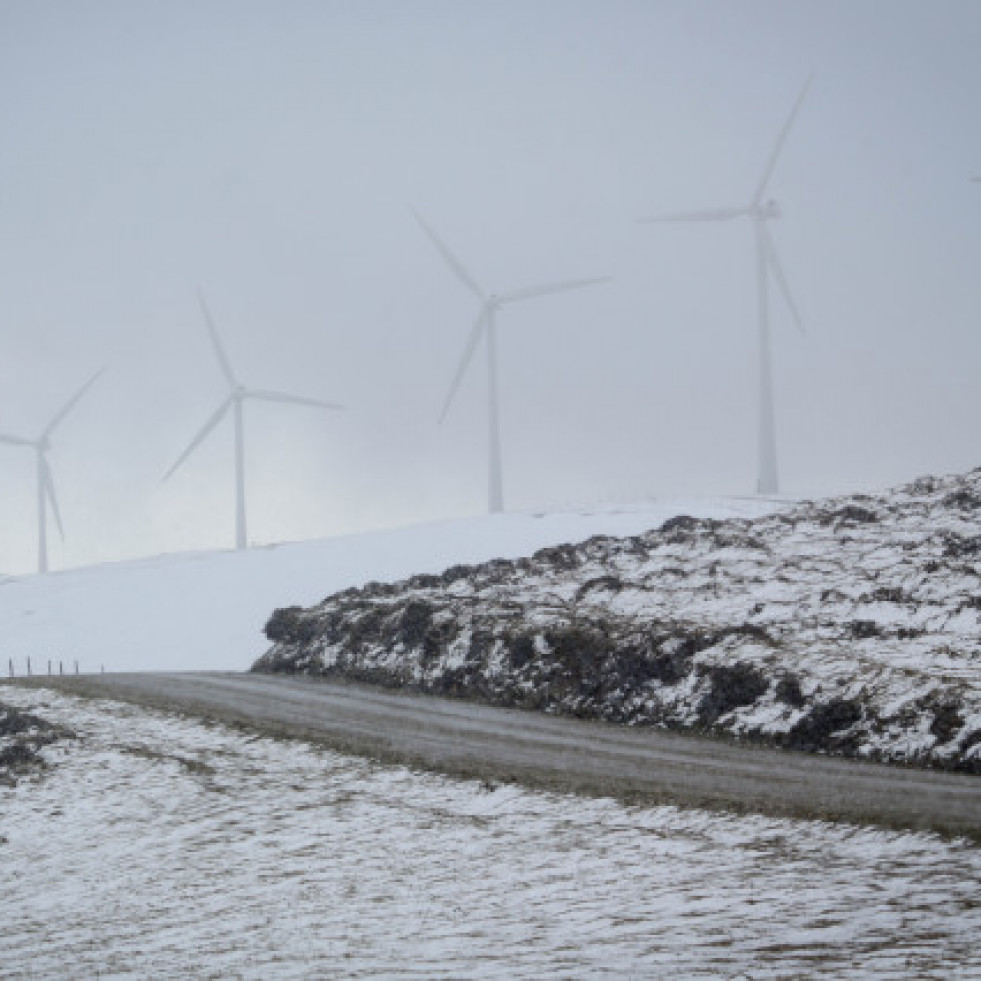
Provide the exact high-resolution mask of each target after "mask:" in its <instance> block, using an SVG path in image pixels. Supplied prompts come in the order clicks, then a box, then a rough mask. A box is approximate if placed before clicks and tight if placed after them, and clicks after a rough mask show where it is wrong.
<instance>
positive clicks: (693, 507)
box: [0, 498, 779, 674]
mask: <svg viewBox="0 0 981 981" xmlns="http://www.w3.org/2000/svg"><path fill="white" fill-rule="evenodd" d="M778 506H779V502H776V501H763V500H755V499H751V498H728V499H718V498H710V499H702V500H700V499H678V500H665V501H660V502H655V503H652V504H650V505H647V506H640V507H632V508H624V509H620V510H613V509H606V510H598V511H592V512H589V511H586V512H579V513H569V514H546V515H531V514H499V515H492V516H483V517H477V518H464V519H458V520H453V521H445V522H439V523H434V524H427V525H417V526H414V527H408V528H400V529H395V530H390V531H379V532H372V533H366V534H361V535H350V536H344V537H338V538H329V539H324V540H321V541H311V542H302V543H296V544H289V545H274V546H267V547H263V548H254V549H251V550H249V551H245V552H198V553H191V554H180V555H166V556H159V557H156V558H149V559H144V560H140V561H134V562H122V563H116V564H108V565H101V566H93V567H90V568H82V569H74V570H70V571H67V572H58V573H53V574H49V575H47V576H23V577H16V578H14V577H8V578H0V670H2V671H3V672H4V673H6V672H7V670H8V663H7V662H8V659H10V658H13V660H14V667H15V670H16V672H17V673H18V674H21V673H24V672H25V671H26V660H25V659H26V658H27V657H30V658H31V661H32V667H33V670H34V672H35V673H43V672H45V671H47V661H48V659H52V660H53V661H54V666H53V670H54V671H55V672H57V670H58V662H59V660H60V661H62V662H63V663H64V667H65V670H66V671H70V670H73V669H74V664H73V662H74V661H75V660H76V659H77V660H78V661H79V667H80V670H81V671H83V672H86V671H91V672H97V671H99V670H100V669H101V668H102V667H104V668H105V670H106V671H169V670H175V671H176V670H182V671H183V670H232V671H234V670H243V671H244V670H247V669H248V668H249V667H250V665H251V664H252V662H253V661H254V660H255V659H256V658H257V657H258V656H259V655H260V654H262V653H263V652H264V651H265V650H266V648H267V647H268V642H267V641H266V639H265V637H264V636H263V634H262V628H263V626H264V625H265V623H266V620H267V619H268V618H269V615H270V614H271V613H272V611H273V610H274V609H275V608H276V607H280V606H292V605H301V606H309V605H312V604H314V603H317V602H319V601H320V600H322V599H323V598H324V597H325V596H327V595H329V594H331V593H333V592H336V591H339V590H342V589H347V588H348V587H351V586H361V585H364V584H365V583H367V582H370V581H373V580H393V579H400V578H404V577H406V576H409V575H412V574H414V573H419V572H431V573H437V572H442V571H443V570H444V569H445V568H447V567H449V566H451V565H454V564H457V563H472V562H481V561H485V560H488V559H492V558H516V557H519V556H522V555H528V554H531V553H532V552H534V551H535V550H536V549H539V548H542V547H544V546H546V545H555V544H559V543H563V542H576V541H583V540H585V539H587V538H589V537H591V536H592V535H597V534H605V535H632V534H638V533H640V532H643V531H646V530H648V529H649V528H654V527H657V526H659V525H660V524H661V523H663V522H664V521H665V520H667V519H668V518H670V517H673V516H674V515H677V514H691V515H693V516H699V517H736V516H741V517H752V516H755V515H759V514H764V513H767V512H769V511H771V510H773V509H774V508H775V507H778Z"/></svg>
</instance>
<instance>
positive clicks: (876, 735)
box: [256, 469, 981, 772]
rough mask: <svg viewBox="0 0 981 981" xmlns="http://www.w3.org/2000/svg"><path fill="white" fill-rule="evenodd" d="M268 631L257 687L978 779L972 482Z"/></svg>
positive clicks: (678, 524) (976, 498) (542, 558)
mask: <svg viewBox="0 0 981 981" xmlns="http://www.w3.org/2000/svg"><path fill="white" fill-rule="evenodd" d="M268 633H269V637H270V639H271V640H273V641H274V642H276V643H275V645H274V646H273V648H272V649H271V650H270V651H269V652H268V653H267V654H266V655H265V656H264V657H263V658H262V659H261V660H260V661H259V662H257V665H256V669H257V670H266V671H290V672H296V671H302V672H309V673H313V674H336V675H343V676H347V677H351V678H359V679H370V680H375V681H380V682H387V683H389V684H398V685H407V686H411V687H414V688H417V689H421V690H425V691H434V692H439V693H451V694H458V695H463V696H465V697H472V698H473V697H475V698H481V699H486V700H488V701H491V702H495V703H498V704H505V705H520V706H525V707H529V708H538V709H544V710H546V711H554V712H562V713H567V714H572V715H578V716H583V717H590V718H602V719H608V720H611V721H620V722H630V723H636V724H655V725H668V726H672V727H678V728H696V729H704V730H710V731H725V732H729V733H731V734H734V735H739V736H750V737H754V738H764V739H770V740H772V741H775V742H778V743H780V744H782V745H789V746H793V747H796V748H801V749H812V750H813V749H820V750H827V751H833V752H840V753H844V754H848V755H853V754H854V755H862V756H871V757H874V758H882V759H889V760H902V761H909V762H921V763H930V764H935V765H944V766H955V767H958V768H961V769H967V770H970V771H973V772H981V469H978V470H975V471H973V472H972V473H969V474H966V475H964V476H958V477H948V478H945V479H934V478H923V479H921V480H917V481H914V482H913V483H911V484H909V485H908V486H906V487H903V488H899V489H897V490H895V491H893V492H890V493H887V494H883V495H881V496H878V497H867V496H863V495H858V496H854V497H850V498H839V499H835V500H828V501H819V502H805V503H803V504H800V505H798V506H796V507H793V508H788V509H783V510H780V511H778V512H775V513H773V514H770V515H768V516H765V517H761V518H758V519H756V520H753V521H748V520H743V519H734V520H729V521H725V522H720V521H716V520H712V519H708V520H705V519H702V520H699V519H697V518H695V517H679V518H676V519H674V520H671V521H668V522H667V523H665V524H664V525H663V526H662V527H661V528H660V529H659V530H654V531H650V532H647V533H645V534H643V535H640V536H636V537H632V538H624V539H612V538H597V539H594V540H591V541H587V542H585V543H584V544H582V545H580V546H578V547H573V546H564V547H559V548H549V549H544V550H542V551H541V552H539V553H537V554H536V555H534V556H532V557H531V558H523V559H519V560H516V561H510V562H492V563H488V564H484V565H481V566H477V567H457V568H453V569H449V570H447V571H446V572H445V573H443V574H442V575H440V576H433V575H417V576H415V577H413V578H412V579H410V580H408V581H406V582H403V583H398V584H395V585H391V586H380V585H376V586H371V587H369V588H365V589H361V590H350V591H348V592H346V593H342V594H340V595H337V596H334V597H332V598H331V599H329V600H328V601H325V602H324V603H322V604H321V605H319V606H316V607H314V608H312V609H310V610H308V611H305V612H304V611H301V610H299V609H293V610H283V611H281V612H279V613H278V614H277V616H276V617H275V618H274V619H273V620H272V621H271V622H270V625H269V630H268Z"/></svg>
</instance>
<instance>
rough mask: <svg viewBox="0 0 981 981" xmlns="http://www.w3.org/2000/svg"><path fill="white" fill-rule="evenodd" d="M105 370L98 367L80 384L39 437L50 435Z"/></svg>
mask: <svg viewBox="0 0 981 981" xmlns="http://www.w3.org/2000/svg"><path fill="white" fill-rule="evenodd" d="M105 370H106V369H105V368H100V369H99V370H98V371H97V372H96V373H95V374H94V375H93V376H92V377H91V378H90V379H89V380H88V381H87V382H86V383H85V384H84V385H83V386H82V387H81V388H80V389H79V390H78V391H77V392H76V393H75V394H74V395H73V396H72V397H71V398H70V399H69V400H68V402H66V403H65V405H64V406H63V407H62V408H61V410H60V411H59V412H58V413H57V414H56V415H55V417H54V419H52V420H51V422H49V423H48V428H47V429H45V430H44V432H43V433H42V434H41V439H45V438H46V437H47V436H50V435H51V434H52V433H53V432H54V430H55V427H56V426H57V425H58V424H59V423H60V422H61V421H62V419H64V418H65V416H67V415H68V413H69V412H71V411H72V409H74V408H75V404H76V403H77V402H78V400H79V399H80V398H81V397H82V396H83V395H84V394H85V393H86V392H87V391H88V390H89V389H90V388H91V387H92V386H93V385H94V384H95V381H96V379H97V378H98V377H99V375H101V374H102V372H103V371H105Z"/></svg>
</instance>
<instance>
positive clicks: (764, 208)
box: [750, 198, 783, 221]
mask: <svg viewBox="0 0 981 981" xmlns="http://www.w3.org/2000/svg"><path fill="white" fill-rule="evenodd" d="M750 215H751V216H752V217H753V218H756V219H757V220H758V221H770V220H771V219H773V218H782V217H783V208H781V207H780V205H779V204H778V203H777V202H776V201H774V200H773V199H772V198H771V199H770V200H769V201H764V202H763V203H762V204H758V205H756V207H755V208H753V209H752V210H751V211H750Z"/></svg>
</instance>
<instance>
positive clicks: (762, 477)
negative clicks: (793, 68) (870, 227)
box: [642, 79, 811, 494]
mask: <svg viewBox="0 0 981 981" xmlns="http://www.w3.org/2000/svg"><path fill="white" fill-rule="evenodd" d="M810 84H811V79H808V80H807V81H806V82H805V83H804V87H803V88H802V89H801V92H800V95H799V96H798V97H797V101H796V102H795V103H794V107H793V109H791V111H790V115H789V116H788V117H787V121H786V122H785V123H784V124H783V129H782V130H781V131H780V135H779V136H778V137H777V142H776V143H775V144H774V147H773V150H772V152H771V153H770V158H769V160H767V163H766V169H765V170H764V171H763V176H762V177H761V178H760V182H759V184H758V185H757V187H756V190H755V191H754V192H753V196H752V198H750V201H749V204H747V205H744V206H743V207H737V208H714V209H711V210H708V211H690V212H682V213H680V214H668V215H659V216H657V217H654V218H645V219H642V221H645V222H662V221H679V222H680V221H684V222H688V221H729V220H731V219H733V218H749V220H750V221H751V222H752V223H753V234H754V237H755V240H756V297H757V306H758V311H759V333H758V348H759V350H758V359H759V386H760V388H759V408H758V426H759V431H758V448H759V449H758V453H759V462H758V470H757V481H756V491H757V493H758V494H776V493H778V488H779V480H778V476H777V437H776V423H775V420H774V407H773V366H772V355H771V345H770V311H769V275H771V274H772V276H773V279H774V280H775V281H776V284H777V287H778V288H779V290H780V292H781V293H782V294H783V297H784V299H785V300H786V302H787V307H788V308H789V310H790V313H791V316H792V317H793V319H794V323H795V324H796V325H797V327H798V328H799V329H800V331H801V332H802V333H803V331H804V325H803V323H802V321H801V317H800V313H799V311H798V309H797V304H796V303H795V302H794V298H793V296H792V295H791V293H790V287H789V286H788V285H787V277H786V276H785V275H784V271H783V265H782V264H781V262H780V258H779V256H778V255H777V249H776V245H775V244H774V241H773V237H772V235H771V234H770V229H769V228H768V227H767V223H768V222H770V221H772V220H773V219H774V218H779V217H781V215H782V214H783V212H782V211H781V209H780V205H779V204H777V202H776V201H774V200H772V199H767V200H764V195H765V194H766V189H767V186H768V185H769V183H770V178H771V177H772V176H773V171H774V169H775V168H776V165H777V158H778V157H779V156H780V151H781V150H782V149H783V145H784V143H785V142H786V140H787V136H788V135H789V133H790V128H791V126H793V124H794V119H795V118H796V116H797V112H798V110H799V109H800V107H801V103H802V102H803V101H804V96H805V95H806V94H807V90H808V88H809V87H810Z"/></svg>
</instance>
